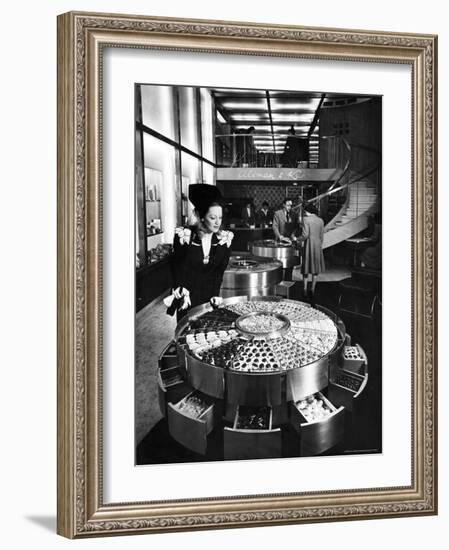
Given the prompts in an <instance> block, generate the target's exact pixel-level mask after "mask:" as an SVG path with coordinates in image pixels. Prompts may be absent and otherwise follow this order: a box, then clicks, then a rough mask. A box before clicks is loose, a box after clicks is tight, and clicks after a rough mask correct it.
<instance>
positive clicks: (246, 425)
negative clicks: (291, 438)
mask: <svg viewBox="0 0 449 550" xmlns="http://www.w3.org/2000/svg"><path fill="white" fill-rule="evenodd" d="M272 425H273V410H272V408H271V407H248V406H243V405H239V406H237V410H236V413H235V418H234V424H233V427H232V428H228V427H225V428H224V458H225V459H231V460H232V459H245V458H247V459H250V458H277V457H280V456H281V454H282V435H281V430H280V428H276V429H272Z"/></svg>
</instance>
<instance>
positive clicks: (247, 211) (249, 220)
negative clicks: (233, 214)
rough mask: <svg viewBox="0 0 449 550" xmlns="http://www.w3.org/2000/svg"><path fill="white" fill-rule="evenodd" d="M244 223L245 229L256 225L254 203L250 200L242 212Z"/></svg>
mask: <svg viewBox="0 0 449 550" xmlns="http://www.w3.org/2000/svg"><path fill="white" fill-rule="evenodd" d="M242 222H243V225H244V226H245V227H250V226H252V225H255V223H256V217H255V215H254V208H253V203H252V201H250V200H248V201H247V202H246V204H245V206H244V208H243V210H242Z"/></svg>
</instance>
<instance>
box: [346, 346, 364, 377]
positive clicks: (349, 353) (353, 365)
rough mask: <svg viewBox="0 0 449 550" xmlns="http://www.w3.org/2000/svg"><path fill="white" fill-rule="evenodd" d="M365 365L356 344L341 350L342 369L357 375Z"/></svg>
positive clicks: (361, 351) (361, 353) (360, 350)
mask: <svg viewBox="0 0 449 550" xmlns="http://www.w3.org/2000/svg"><path fill="white" fill-rule="evenodd" d="M365 365H366V356H365V353H364V352H363V350H362V348H361V347H360V346H359V345H358V344H356V345H355V346H345V347H344V348H343V368H344V369H345V370H347V371H350V372H355V373H357V374H359V373H360V372H361V370H363V369H362V367H364V366H365Z"/></svg>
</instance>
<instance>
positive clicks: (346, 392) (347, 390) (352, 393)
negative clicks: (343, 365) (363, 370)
mask: <svg viewBox="0 0 449 550" xmlns="http://www.w3.org/2000/svg"><path fill="white" fill-rule="evenodd" d="M367 383H368V374H365V375H363V376H362V375H360V374H356V373H354V372H349V371H346V370H344V369H339V370H338V371H336V372H335V373H334V375H333V377H332V379H331V380H330V382H329V386H328V396H329V399H330V400H331V401H332V403H335V404H336V405H337V406H343V407H345V408H346V409H347V410H348V411H350V412H352V413H355V414H357V407H358V406H359V403H360V400H361V395H362V393H363V391H364V389H365V388H366V385H367Z"/></svg>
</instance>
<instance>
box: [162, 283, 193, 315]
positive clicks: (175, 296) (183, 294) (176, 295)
mask: <svg viewBox="0 0 449 550" xmlns="http://www.w3.org/2000/svg"><path fill="white" fill-rule="evenodd" d="M181 298H184V299H183V301H182V304H181V307H180V308H179V309H187V308H188V307H189V306H190V305H191V302H190V292H189V291H188V290H187V289H186V288H182V290H181V288H180V287H179V286H178V288H176V289H175V290H173V291H172V293H171V294H170V296H167V297H166V298H164V300H163V302H164V304H165V305H166V306H167V307H170V306H171V305H172V303H173V300H180V299H181Z"/></svg>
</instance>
